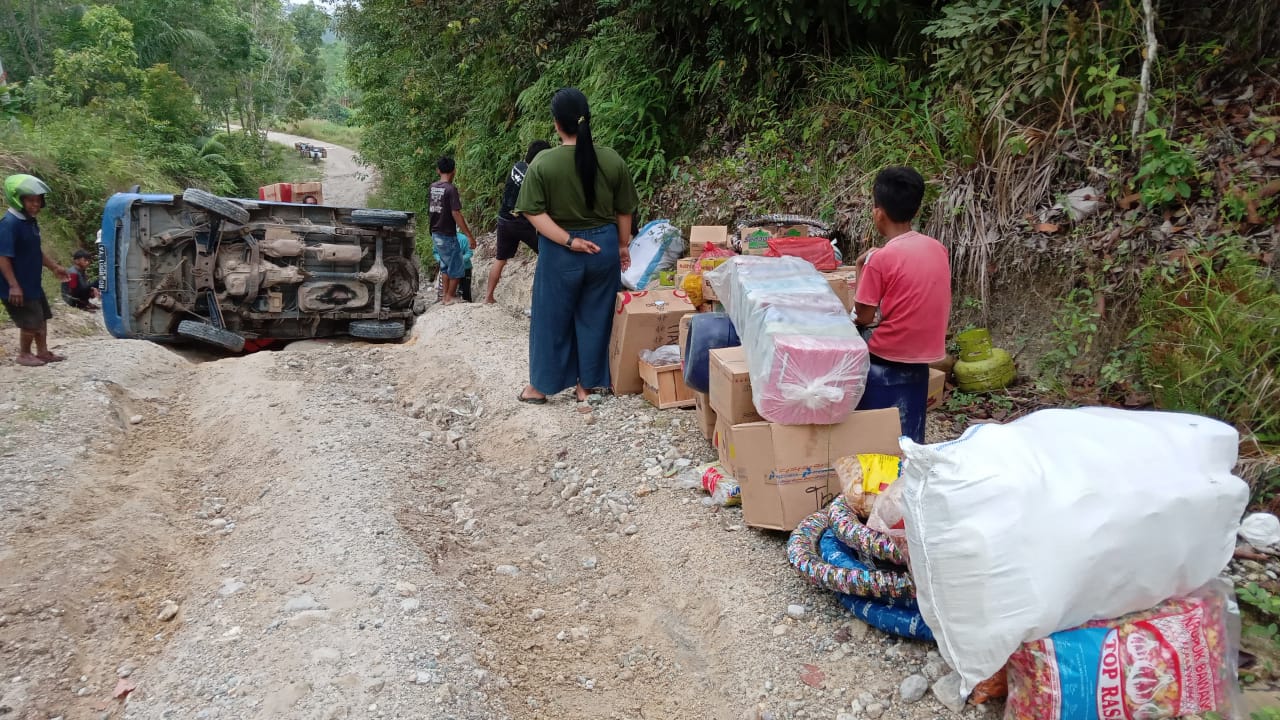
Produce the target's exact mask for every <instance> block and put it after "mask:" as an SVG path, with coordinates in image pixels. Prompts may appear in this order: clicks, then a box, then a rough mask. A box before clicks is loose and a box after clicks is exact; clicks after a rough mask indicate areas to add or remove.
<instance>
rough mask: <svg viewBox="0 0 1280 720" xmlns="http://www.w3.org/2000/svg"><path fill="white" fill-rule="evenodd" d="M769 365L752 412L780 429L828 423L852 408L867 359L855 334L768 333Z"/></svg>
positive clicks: (863, 380) (861, 385)
mask: <svg viewBox="0 0 1280 720" xmlns="http://www.w3.org/2000/svg"><path fill="white" fill-rule="evenodd" d="M772 346H773V350H772V352H773V361H772V362H771V363H770V371H769V378H768V380H766V381H765V383H764V388H763V392H760V393H758V394H756V395H755V404H756V410H758V411H759V412H760V416H761V417H763V418H764V419H766V420H768V421H769V422H776V423H780V424H782V425H832V424H835V423H839V422H843V421H844V420H845V419H846V418H848V417H849V413H851V412H853V411H854V409H855V408H857V407H858V402H859V401H860V400H861V399H862V393H863V390H864V389H865V388H866V384H867V370H868V369H869V368H870V365H871V358H870V356H869V355H868V352H867V344H866V343H865V342H863V340H862V338H860V337H858V336H857V335H849V336H845V337H839V336H834V337H832V336H828V337H823V336H809V335H774V336H773V343H772Z"/></svg>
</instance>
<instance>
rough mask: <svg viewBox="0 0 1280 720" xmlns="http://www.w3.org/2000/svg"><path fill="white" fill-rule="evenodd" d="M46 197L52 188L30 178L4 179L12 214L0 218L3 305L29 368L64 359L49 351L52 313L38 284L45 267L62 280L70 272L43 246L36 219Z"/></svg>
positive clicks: (23, 362)
mask: <svg viewBox="0 0 1280 720" xmlns="http://www.w3.org/2000/svg"><path fill="white" fill-rule="evenodd" d="M48 193H49V186H48V185H45V184H44V181H42V180H41V179H40V178H37V177H33V176H31V175H10V176H9V177H7V178H5V181H4V196H5V199H6V200H8V201H9V211H8V212H6V213H5V214H4V217H3V218H0V303H2V304H3V305H4V309H5V310H6V311H7V312H8V313H9V317H10V318H12V319H13V324H14V325H17V326H18V357H17V362H18V364H19V365H25V366H27V367H39V366H41V365H44V364H46V363H51V362H59V361H61V360H65V359H66V358H64V357H62V356H61V355H55V354H53V353H52V352H50V350H49V346H48V344H47V342H46V339H47V335H48V321H49V320H50V319H52V318H53V311H52V310H51V309H50V308H49V300H48V298H46V297H45V295H44V288H42V287H41V286H40V275H41V267H42V266H43V267H46V268H49V270H50V272H52V273H53V274H54V275H56V276H57V277H58V279H59V280H63V281H65V280H66V279H67V271H66V270H65V269H63V267H62V266H61V265H59V264H58V263H56V262H54V261H53V258H51V257H49V255H48V254H47V253H45V252H44V249H43V248H41V247H40V225H39V224H38V223H37V222H36V216H37V215H39V214H40V211H41V210H42V209H44V196H45V195H47V194H48ZM32 343H35V349H36V352H35V354H32V352H31V345H32Z"/></svg>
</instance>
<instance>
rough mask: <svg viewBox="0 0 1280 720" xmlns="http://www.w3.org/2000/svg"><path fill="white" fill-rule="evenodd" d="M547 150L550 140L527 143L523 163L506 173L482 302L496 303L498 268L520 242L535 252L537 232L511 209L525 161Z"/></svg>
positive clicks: (527, 162) (502, 267)
mask: <svg viewBox="0 0 1280 720" xmlns="http://www.w3.org/2000/svg"><path fill="white" fill-rule="evenodd" d="M549 149H551V143H549V142H547V141H546V140H535V141H533V143H532V144H531V145H529V152H527V153H525V156H524V162H518V163H516V164H515V167H513V168H511V173H510V174H509V175H507V185H506V187H505V188H504V189H503V191H502V206H501V207H500V208H498V255H497V261H496V262H494V263H493V267H492V268H491V269H490V270H489V291H488V292H487V293H486V294H485V298H484V302H485V304H486V305H492V304H493V303H495V302H497V300H496V299H494V297H493V292H494V291H495V290H497V289H498V281H499V280H501V279H502V270H503V269H504V268H505V267H506V266H507V261H508V260H510V259H511V258H513V257H515V256H516V251H517V250H519V249H520V243H524V244H526V245H528V246H529V248H530V249H531V250H533V254H534V255H537V254H538V231H537V230H534V229H533V225H531V224H529V221H528V219H526V218H525V216H523V215H516V214H514V213H512V212H511V211H512V209H514V208H515V206H516V199H517V198H519V197H520V185H521V184H522V183H524V174H525V173H526V172H528V171H529V163H531V162H533V158H534V157H536V156H537V155H538V153H540V152H542V151H543V150H549Z"/></svg>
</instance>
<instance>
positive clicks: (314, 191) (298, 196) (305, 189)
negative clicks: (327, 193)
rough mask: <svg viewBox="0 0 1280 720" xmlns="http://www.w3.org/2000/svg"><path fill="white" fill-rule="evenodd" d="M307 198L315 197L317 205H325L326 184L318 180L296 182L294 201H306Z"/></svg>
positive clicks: (294, 185)
mask: <svg viewBox="0 0 1280 720" xmlns="http://www.w3.org/2000/svg"><path fill="white" fill-rule="evenodd" d="M307 198H315V201H316V204H317V205H323V204H324V185H322V184H321V183H318V182H306V183H294V184H293V202H296V203H300V202H306V200H307Z"/></svg>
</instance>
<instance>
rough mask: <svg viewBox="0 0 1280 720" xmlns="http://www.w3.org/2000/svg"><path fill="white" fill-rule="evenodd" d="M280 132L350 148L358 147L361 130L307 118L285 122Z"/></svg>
mask: <svg viewBox="0 0 1280 720" xmlns="http://www.w3.org/2000/svg"><path fill="white" fill-rule="evenodd" d="M280 130H281V131H282V132H287V133H292V134H294V135H301V136H302V137H309V138H315V139H316V140H319V141H321V142H327V143H333V144H334V145H341V146H342V147H345V148H350V149H352V150H359V149H360V136H361V130H360V128H358V127H352V126H350V125H339V124H338V123H335V122H333V121H332V120H317V119H314V118H312V119H307V120H298V121H295V122H290V123H285V124H284V125H282V126H281V127H280Z"/></svg>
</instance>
